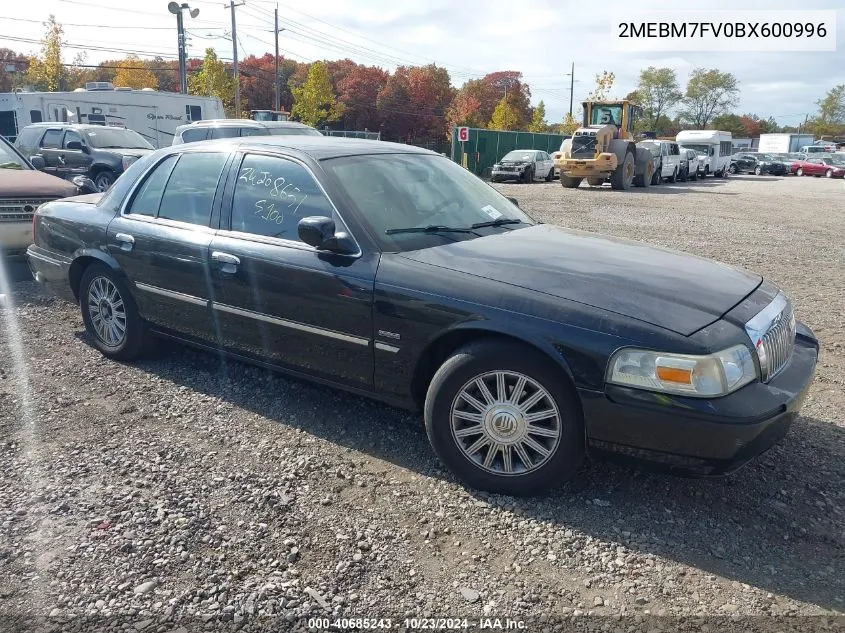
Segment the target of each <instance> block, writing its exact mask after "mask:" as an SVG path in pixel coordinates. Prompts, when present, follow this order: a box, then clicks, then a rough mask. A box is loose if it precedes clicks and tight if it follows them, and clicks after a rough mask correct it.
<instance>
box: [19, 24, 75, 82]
mask: <svg viewBox="0 0 845 633" xmlns="http://www.w3.org/2000/svg"><path fill="white" fill-rule="evenodd" d="M44 26H45V27H46V29H47V31H46V33H45V34H44V39H43V40H42V42H41V55H40V56H37V57H33V58H32V59H30V60H29V69H28V70H27V83H29V84H30V85H32V86H33V88H34V89H35V90H40V91H46V92H57V91H60V90H65V89H67V87H68V86H67V83H68V73H67V70H66V69H65V67H64V65H63V64H62V44H63V42H62V35H63V33H64V32H63V30H62V25H61V24H59V23H58V22H56V17H55V16H54V15H52V14H51V15H50V17H48V18H47V21H46V22H45V23H44Z"/></svg>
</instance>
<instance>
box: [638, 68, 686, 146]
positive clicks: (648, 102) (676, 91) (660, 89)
mask: <svg viewBox="0 0 845 633" xmlns="http://www.w3.org/2000/svg"><path fill="white" fill-rule="evenodd" d="M635 92H636V94H637V104H638V105H640V106H642V108H643V110H644V111H645V115H646V118H647V121H648V123H647V125H648V126H649V127H650V128H653V129H654V130H657V128H658V125H657V123H658V121H660V118H661V117H662V116H663V115H665V114H666V113H667V112H668V111H669V110H670V109H671V107H672V105H673V104H675V103H677V102H678V101H680V99H681V97H683V96H684V93H683V92H681V89H680V87H679V86H678V80H677V78H676V77H675V71H674V70H672V69H671V68H656V67H655V66H649V67H648V68H646V69H645V70H641V71H640V83H639V85H638V86H637V89H636V91H635Z"/></svg>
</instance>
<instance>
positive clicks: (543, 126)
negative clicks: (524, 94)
mask: <svg viewBox="0 0 845 633" xmlns="http://www.w3.org/2000/svg"><path fill="white" fill-rule="evenodd" d="M548 129H549V124H548V123H547V122H546V104H545V103H543V101H542V100H541V101H540V103H538V104H537V107H536V108H534V112H533V113H532V114H531V123H529V124H528V131H529V132H546V131H547V130H548Z"/></svg>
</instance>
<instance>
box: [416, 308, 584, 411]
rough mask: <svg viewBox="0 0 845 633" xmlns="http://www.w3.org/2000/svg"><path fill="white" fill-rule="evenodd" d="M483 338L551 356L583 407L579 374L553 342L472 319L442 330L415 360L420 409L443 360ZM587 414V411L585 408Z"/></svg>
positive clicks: (547, 356)
mask: <svg viewBox="0 0 845 633" xmlns="http://www.w3.org/2000/svg"><path fill="white" fill-rule="evenodd" d="M482 341H492V342H495V341H501V342H509V343H516V344H517V345H523V346H525V347H527V348H529V349H531V350H533V351H535V352H538V353H540V354H542V355H543V356H545V357H546V358H548V359H549V360H550V361H551V362H552V363H553V364H554V365H555V366H557V367H558V368H559V369H560V371H561V374H563V375H564V376H565V380H566V382H567V383H568V386H569V387H571V389H572V393H573V396H574V399H575V401H576V403H577V406H578V408H579V410H580V409H581V401H580V398H579V397H578V395H577V390H576V388H575V377H574V375H573V373H572V369H571V368H570V367H569V364H568V363H567V362H566V359H565V358H564V356H563V354H562V353H561V352H560V351H559V350H557V349H556V348H555V346H553V345H551V344H547V343H544V342H541V341H539V340H536V339H533V338H531V337H528V336H525V335H524V334H515V333H513V332H505V331H503V330H502V329H499V328H497V327H496V325H494V324H492V323H478V322H472V323H467V324H461V325H458V326H456V327H453V328H451V329H449V330H447V331H445V332H441V333H440V334H438V335H437V336H436V337H434V338H433V339H432V340H431V341H429V342H428V343H427V344H426V346H425V347H424V348H423V349H422V350H421V352H420V354H419V355H418V356H417V359H416V362H415V364H414V369H413V373H412V375H411V396H412V398H413V401H414V404H415V405H416V406H417V407H419V408H420V409H422V408H423V406H424V404H425V397H426V392H427V391H428V387H429V385H430V384H431V379H432V378H433V377H434V374H435V373H436V372H437V370H438V369H439V368H440V366H441V365H442V364H443V362H444V361H445V360H446V359H447V358H448V357H449V356H450V355H451V354H453V353H454V352H455V351H456V350H458V349H460V348H461V347H464V346H466V345H469V344H472V343H476V342H482ZM582 414H583V412H582Z"/></svg>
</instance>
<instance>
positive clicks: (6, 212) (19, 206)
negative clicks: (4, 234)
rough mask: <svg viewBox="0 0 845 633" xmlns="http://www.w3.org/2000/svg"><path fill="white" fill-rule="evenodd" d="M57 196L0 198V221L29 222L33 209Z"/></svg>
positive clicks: (33, 212) (33, 213)
mask: <svg viewBox="0 0 845 633" xmlns="http://www.w3.org/2000/svg"><path fill="white" fill-rule="evenodd" d="M56 199H57V198H7V199H0V222H31V221H32V216H33V215H35V210H36V209H37V208H38V207H39V206H41V205H42V204H44V203H45V202H50V201H51V200H56Z"/></svg>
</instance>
